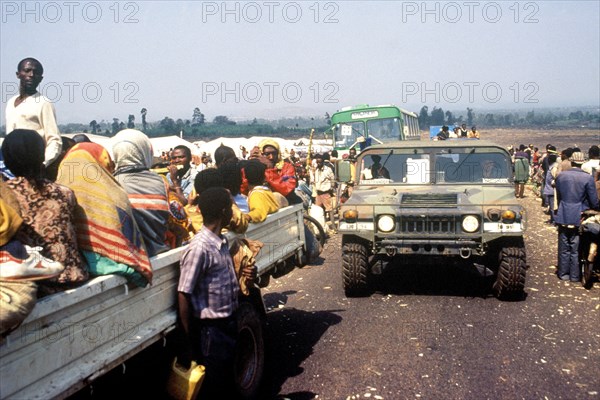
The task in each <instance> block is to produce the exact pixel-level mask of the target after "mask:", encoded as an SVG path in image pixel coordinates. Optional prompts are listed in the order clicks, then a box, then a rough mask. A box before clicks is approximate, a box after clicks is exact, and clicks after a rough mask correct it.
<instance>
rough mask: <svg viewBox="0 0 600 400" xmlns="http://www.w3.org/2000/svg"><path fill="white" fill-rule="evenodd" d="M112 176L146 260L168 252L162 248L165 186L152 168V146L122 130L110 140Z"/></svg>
mask: <svg viewBox="0 0 600 400" xmlns="http://www.w3.org/2000/svg"><path fill="white" fill-rule="evenodd" d="M112 143H113V146H112V151H113V156H114V158H115V173H114V176H115V178H116V180H117V182H119V183H120V184H121V186H122V187H123V189H125V191H126V192H127V196H128V197H129V201H130V202H131V206H132V207H133V216H134V217H135V221H136V222H137V225H138V227H139V228H140V233H141V234H142V236H143V238H144V243H145V244H146V248H147V249H148V257H152V256H154V255H156V254H159V253H162V252H165V251H167V250H169V246H168V245H167V244H166V237H167V224H168V222H169V202H168V192H167V190H168V186H167V184H166V183H165V181H164V180H163V179H162V178H161V177H160V176H159V175H158V174H157V173H155V172H152V171H150V167H151V166H152V143H150V139H148V136H146V135H145V134H143V133H142V132H140V131H138V130H136V129H125V130H122V131H120V132H119V133H117V134H116V136H115V137H114V138H113V139H112Z"/></svg>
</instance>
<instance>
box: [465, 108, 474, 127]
mask: <svg viewBox="0 0 600 400" xmlns="http://www.w3.org/2000/svg"><path fill="white" fill-rule="evenodd" d="M474 119H475V113H474V112H473V109H472V108H468V107H467V125H469V126H473V120H474Z"/></svg>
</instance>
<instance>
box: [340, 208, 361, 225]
mask: <svg viewBox="0 0 600 400" xmlns="http://www.w3.org/2000/svg"><path fill="white" fill-rule="evenodd" d="M342 216H343V217H344V221H346V222H348V223H349V224H354V223H355V222H356V221H357V220H358V211H356V210H346V211H344V213H343V214H342Z"/></svg>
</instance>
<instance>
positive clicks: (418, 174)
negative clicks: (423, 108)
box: [358, 149, 512, 185]
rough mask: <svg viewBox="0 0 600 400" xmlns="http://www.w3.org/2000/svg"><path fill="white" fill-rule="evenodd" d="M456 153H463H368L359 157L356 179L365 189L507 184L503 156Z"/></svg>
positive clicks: (507, 166)
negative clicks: (372, 187)
mask: <svg viewBox="0 0 600 400" xmlns="http://www.w3.org/2000/svg"><path fill="white" fill-rule="evenodd" d="M460 151H463V152H461V153H458V152H449V151H448V150H445V149H444V150H441V149H435V152H431V153H427V152H425V153H419V154H414V151H411V152H410V153H408V152H405V153H399V152H397V150H393V151H390V152H387V153H385V152H378V153H372V152H369V153H368V154H365V155H364V157H362V162H361V165H360V170H359V172H358V177H359V180H360V182H361V183H362V184H367V185H368V184H376V185H382V184H383V185H385V184H394V185H397V184H429V183H453V184H455V183H467V184H468V183H509V182H511V180H512V168H511V163H510V159H509V158H508V157H507V156H506V155H505V154H504V153H500V152H498V153H493V152H484V151H482V150H481V149H471V150H470V149H461V150H460Z"/></svg>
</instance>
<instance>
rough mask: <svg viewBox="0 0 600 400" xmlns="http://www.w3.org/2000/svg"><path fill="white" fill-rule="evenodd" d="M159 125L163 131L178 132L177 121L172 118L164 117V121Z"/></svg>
mask: <svg viewBox="0 0 600 400" xmlns="http://www.w3.org/2000/svg"><path fill="white" fill-rule="evenodd" d="M159 127H160V130H161V133H171V134H172V133H174V132H177V125H175V121H173V119H172V118H169V117H164V118H163V119H162V121H160V123H159Z"/></svg>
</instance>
